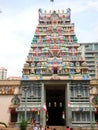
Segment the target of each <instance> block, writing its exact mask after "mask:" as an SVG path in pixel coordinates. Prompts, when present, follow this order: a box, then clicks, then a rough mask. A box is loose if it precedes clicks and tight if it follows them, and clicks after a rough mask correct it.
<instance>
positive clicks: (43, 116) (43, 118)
mask: <svg viewBox="0 0 98 130" xmlns="http://www.w3.org/2000/svg"><path fill="white" fill-rule="evenodd" d="M45 102H46V96H45V87H44V83H42V88H41V113H40V124H41V125H42V126H45V125H46V113H45V111H43V105H44V103H45Z"/></svg>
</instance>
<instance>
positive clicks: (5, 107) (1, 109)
mask: <svg viewBox="0 0 98 130" xmlns="http://www.w3.org/2000/svg"><path fill="white" fill-rule="evenodd" d="M12 97H13V95H0V122H4V123H6V124H7V125H8V124H9V122H10V110H9V106H10V105H11V99H12Z"/></svg>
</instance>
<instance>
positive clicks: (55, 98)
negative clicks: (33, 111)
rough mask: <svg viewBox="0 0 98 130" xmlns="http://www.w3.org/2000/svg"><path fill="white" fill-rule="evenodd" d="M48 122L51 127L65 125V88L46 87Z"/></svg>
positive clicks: (58, 86)
mask: <svg viewBox="0 0 98 130" xmlns="http://www.w3.org/2000/svg"><path fill="white" fill-rule="evenodd" d="M46 105H47V114H46V118H47V122H46V124H47V125H49V126H63V125H65V86H64V85H63V86H62V85H61V84H60V85H50V86H47V87H46Z"/></svg>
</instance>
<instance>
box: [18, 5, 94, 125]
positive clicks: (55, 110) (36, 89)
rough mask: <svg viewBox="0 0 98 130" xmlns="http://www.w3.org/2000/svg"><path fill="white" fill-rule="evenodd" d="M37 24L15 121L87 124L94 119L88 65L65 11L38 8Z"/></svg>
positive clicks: (45, 123) (22, 82) (23, 75)
mask: <svg viewBox="0 0 98 130" xmlns="http://www.w3.org/2000/svg"><path fill="white" fill-rule="evenodd" d="M38 15H39V23H38V26H37V27H36V30H35V34H34V37H33V40H32V42H31V47H30V50H29V53H28V56H27V59H26V62H25V64H24V66H23V71H22V80H21V93H22V95H21V96H20V98H21V100H20V105H19V107H17V109H16V110H17V122H19V121H21V119H22V115H23V113H24V116H25V119H26V120H30V119H31V118H32V119H34V120H36V123H37V124H41V125H43V126H45V125H49V126H65V125H66V126H70V127H77V126H81V125H82V127H83V126H89V125H91V124H92V121H93V119H94V111H95V110H94V108H93V107H92V106H91V103H90V93H89V92H90V91H89V89H90V76H89V74H88V65H87V63H86V62H85V59H84V58H83V57H82V55H81V49H80V48H79V47H80V45H79V43H78V39H77V37H76V34H75V29H74V28H75V25H74V23H72V22H71V9H69V8H68V9H67V11H66V12H65V11H64V10H62V11H59V10H58V11H53V10H50V11H49V12H47V11H44V12H43V11H42V9H39V10H38Z"/></svg>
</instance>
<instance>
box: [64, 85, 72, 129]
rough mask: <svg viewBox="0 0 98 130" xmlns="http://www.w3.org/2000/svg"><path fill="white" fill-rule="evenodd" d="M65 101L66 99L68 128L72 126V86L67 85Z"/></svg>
mask: <svg viewBox="0 0 98 130" xmlns="http://www.w3.org/2000/svg"><path fill="white" fill-rule="evenodd" d="M65 99H66V126H70V127H71V126H72V110H71V103H70V84H69V83H67V86H66V89H65Z"/></svg>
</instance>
